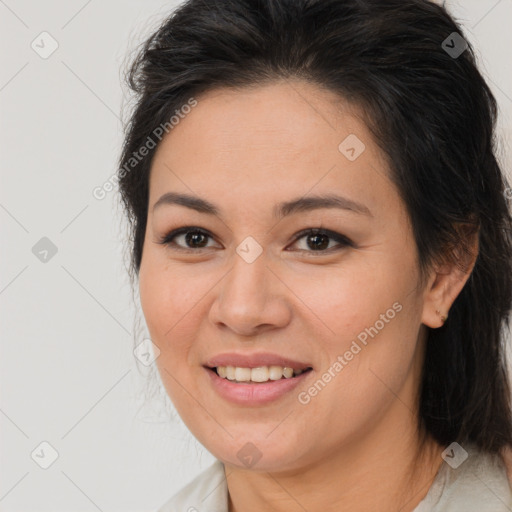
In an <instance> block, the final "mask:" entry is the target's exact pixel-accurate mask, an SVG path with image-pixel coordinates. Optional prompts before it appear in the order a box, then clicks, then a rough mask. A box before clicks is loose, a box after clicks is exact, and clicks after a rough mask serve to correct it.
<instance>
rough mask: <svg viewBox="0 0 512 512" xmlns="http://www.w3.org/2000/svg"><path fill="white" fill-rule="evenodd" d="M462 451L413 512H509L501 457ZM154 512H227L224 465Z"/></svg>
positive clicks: (510, 497)
mask: <svg viewBox="0 0 512 512" xmlns="http://www.w3.org/2000/svg"><path fill="white" fill-rule="evenodd" d="M464 448H465V450H466V451H467V453H468V458H467V459H466V460H465V461H464V462H462V463H461V464H460V465H459V466H458V467H456V468H453V467H451V465H450V464H448V463H447V462H443V463H442V465H441V467H440V468H439V471H438V472H437V475H436V477H435V479H434V482H433V484H432V485H431V487H430V489H429V491H428V493H427V495H426V496H425V498H424V499H423V500H422V501H421V502H420V503H419V504H418V505H417V507H416V508H415V509H414V511H413V512H512V491H511V488H510V485H509V482H508V478H507V473H506V469H505V465H504V463H503V460H502V459H501V457H492V456H490V455H488V454H487V453H484V452H481V451H478V450H476V449H475V448H474V447H472V446H469V447H464ZM445 460H448V459H445ZM157 512H228V487H227V482H226V478H225V474H224V464H223V463H222V462H221V461H220V460H216V461H215V462H214V463H213V464H212V465H211V466H210V467H208V468H207V469H205V470H204V471H203V472H202V473H201V474H199V475H198V476H197V477H196V478H195V479H194V480H192V481H191V482H190V483H189V484H188V485H186V486H185V487H183V488H182V489H181V491H179V492H178V493H177V494H175V495H174V496H173V497H172V498H171V499H169V500H168V501H167V502H166V503H165V504H164V505H163V506H162V507H161V508H159V509H158V510H157Z"/></svg>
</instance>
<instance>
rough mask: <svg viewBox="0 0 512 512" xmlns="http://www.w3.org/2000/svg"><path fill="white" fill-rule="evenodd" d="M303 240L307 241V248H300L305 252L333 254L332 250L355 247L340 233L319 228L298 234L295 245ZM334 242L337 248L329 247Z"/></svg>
mask: <svg viewBox="0 0 512 512" xmlns="http://www.w3.org/2000/svg"><path fill="white" fill-rule="evenodd" d="M301 239H305V241H306V244H305V247H302V248H299V250H300V251H305V252H319V253H325V252H331V249H332V250H339V249H341V248H344V247H348V246H349V247H353V245H354V244H353V243H352V242H351V241H350V240H349V239H348V238H347V237H345V236H343V235H341V234H340V233H336V232H334V231H330V230H325V229H319V228H316V229H306V230H304V231H301V232H300V233H298V234H297V237H296V239H295V242H294V244H296V243H297V242H298V241H299V240H301ZM332 241H334V242H336V243H337V246H336V245H334V247H333V246H329V245H330V243H331V242H332Z"/></svg>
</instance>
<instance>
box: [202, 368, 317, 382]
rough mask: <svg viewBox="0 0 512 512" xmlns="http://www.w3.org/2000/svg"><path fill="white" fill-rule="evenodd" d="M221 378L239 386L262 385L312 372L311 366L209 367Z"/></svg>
mask: <svg viewBox="0 0 512 512" xmlns="http://www.w3.org/2000/svg"><path fill="white" fill-rule="evenodd" d="M208 369H209V370H211V371H212V372H214V373H216V374H217V375H218V376H219V377H220V378H222V379H226V380H229V381H232V382H235V383H237V384H262V383H265V382H272V381H278V380H283V379H293V378H295V377H298V376H299V375H302V374H303V373H307V372H309V371H311V370H312V368H311V367H310V366H308V367H307V368H304V369H293V368H290V367H287V366H277V365H276V366H258V367H256V368H242V367H238V366H216V367H212V368H210V367H208Z"/></svg>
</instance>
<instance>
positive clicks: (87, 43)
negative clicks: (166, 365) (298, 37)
mask: <svg viewBox="0 0 512 512" xmlns="http://www.w3.org/2000/svg"><path fill="white" fill-rule="evenodd" d="M177 3H178V2H173V1H163V0H149V1H144V2H143V1H135V0H124V1H120V0H116V1H113V0H111V1H103V2H100V1H99V0H90V1H84V0H73V1H64V0H60V1H59V0H50V1H45V2H36V1H28V0H0V45H1V46H0V47H1V48H2V54H1V55H2V61H1V64H2V65H1V66H0V144H1V148H0V168H1V171H2V172H1V187H0V225H1V233H2V243H1V245H0V247H1V265H0V315H1V331H0V332H1V354H0V365H1V366H0V376H1V377H0V378H1V381H0V434H1V437H0V442H1V445H0V453H1V454H2V455H1V458H0V510H1V511H9V512H15V511H16V512H17V511H24V512H26V511H34V512H35V511H52V512H57V511H71V510H72V511H77V512H78V511H84V512H86V511H87V512H88V511H94V510H101V511H105V512H106V511H142V510H146V511H149V510H155V509H156V508H157V507H158V506H160V505H161V504H162V503H163V502H164V501H165V500H167V499H168V497H169V496H170V495H172V494H173V493H174V492H175V491H177V490H178V489H179V488H180V487H182V486H183V485H184V484H185V483H186V482H188V481H189V480H190V479H191V478H193V476H195V475H196V474H197V473H199V472H200V471H201V470H202V469H204V468H205V467H207V466H208V465H209V464H210V463H211V462H212V461H213V457H212V456H211V455H210V454H209V453H208V452H207V451H206V450H205V449H204V448H203V447H201V446H200V445H199V443H197V442H196V441H195V440H194V439H193V437H192V436H191V435H190V434H189V433H188V431H187V429H186V428H185V427H184V425H183V424H182V422H181V420H179V418H177V419H174V420H173V419H170V418H172V417H173V414H172V406H171V405H170V402H169V400H168V399H167V397H166V395H165V394H164V393H162V389H161V388H158V387H157V388H156V389H155V398H154V399H149V398H147V397H146V382H147V380H148V378H149V373H148V371H150V370H151V368H150V367H148V368H146V367H144V366H143V365H141V364H138V365H137V364H136V362H135V361H136V360H135V358H134V356H133V353H132V349H133V343H134V338H135V339H136V340H140V341H142V340H143V339H144V338H145V337H146V335H147V332H146V330H145V326H144V325H141V326H140V328H137V325H136V324H134V319H135V318H136V316H135V308H134V306H132V298H131V291H130V286H129V282H128V279H127V277H126V271H125V267H124V263H123V262H124V260H123V246H122V243H121V241H120V240H122V238H123V236H124V233H125V231H123V229H122V223H121V215H120V209H119V208H118V207H117V196H116V194H115V192H112V193H110V194H108V195H107V197H106V198H105V199H103V200H97V199H95V198H94V197H93V195H92V190H93V188H94V187H96V186H101V185H102V184H103V183H104V182H105V181H106V180H108V179H109V177H111V176H112V175H113V174H114V173H115V169H116V161H117V158H118V154H119V148H120V143H121V140H122V132H121V122H120V117H121V107H122V104H123V101H125V100H126V98H123V97H124V93H123V89H122V88H121V85H120V74H121V73H120V69H121V68H122V66H123V62H124V61H125V59H126V56H127V54H128V51H129V50H133V49H134V48H135V47H136V45H137V44H138V43H140V42H141V41H142V40H143V39H144V37H145V36H146V35H148V34H149V33H150V31H151V30H152V29H154V28H155V27H156V26H157V25H158V23H159V22H160V20H161V19H162V18H163V16H165V15H166V14H168V13H169V12H170V11H171V10H172V8H173V7H174V6H175V5H176V4H177ZM448 5H449V8H450V10H451V11H452V13H454V14H455V16H456V17H457V19H459V20H460V21H462V22H463V24H464V26H465V28H466V34H467V36H468V38H469V39H470V41H471V42H472V43H473V44H474V45H475V47H476V48H477V50H478V53H479V55H480V61H481V69H482V70H483V72H484V73H485V75H486V77H487V78H488V80H489V83H490V85H491V88H492V90H493V91H494V93H495V95H496V97H497V99H498V102H499V105H500V116H501V117H500V124H499V126H500V132H499V133H500V135H501V137H502V145H501V155H502V160H503V164H504V165H505V166H506V167H507V169H509V170H510V169H511V167H512V165H511V164H512V159H511V156H512V151H511V147H512V129H511V128H512V59H510V49H511V48H512V31H511V30H510V21H511V20H512V0H500V1H498V0H459V1H458V2H455V1H454V2H449V3H448ZM43 31H46V32H48V33H49V34H50V35H51V38H53V39H54V40H55V41H56V42H57V44H58V48H57V50H56V51H55V52H54V53H53V54H52V55H50V56H49V57H48V58H46V59H44V58H42V57H41V56H40V54H39V53H37V52H36V51H34V50H33V49H32V47H31V44H32V42H33V41H35V43H34V45H38V46H36V48H38V51H39V52H40V53H41V52H44V51H48V50H49V49H50V48H51V44H52V40H51V39H49V37H48V36H40V34H41V32H43ZM41 39H43V41H41ZM461 87H464V84H461ZM509 172H510V171H509ZM42 237H47V238H49V239H50V240H51V241H52V243H53V244H54V245H55V246H56V247H57V251H58V252H57V253H56V254H55V255H54V256H53V257H51V258H50V257H49V256H48V261H47V262H42V261H40V260H39V259H38V258H37V257H36V255H34V254H33V252H32V248H33V247H34V245H35V244H36V243H37V242H38V241H39V240H40V239H41V238H42ZM162 404H163V405H162ZM168 411H170V413H168ZM169 414H170V415H169ZM43 441H46V442H48V443H50V445H51V446H53V447H54V449H55V450H56V451H57V452H58V454H59V456H58V458H57V459H56V461H55V462H54V463H53V464H52V465H51V466H50V467H49V468H48V469H42V468H41V467H40V466H39V465H38V464H37V463H36V461H38V462H39V463H40V464H41V463H42V464H44V460H45V458H46V460H47V461H48V460H50V459H49V458H48V457H50V456H51V452H50V449H48V448H47V447H45V445H42V446H40V443H41V442H43ZM34 450H36V451H35V455H34V458H32V456H31V454H32V453H33V452H34ZM41 450H42V451H41Z"/></svg>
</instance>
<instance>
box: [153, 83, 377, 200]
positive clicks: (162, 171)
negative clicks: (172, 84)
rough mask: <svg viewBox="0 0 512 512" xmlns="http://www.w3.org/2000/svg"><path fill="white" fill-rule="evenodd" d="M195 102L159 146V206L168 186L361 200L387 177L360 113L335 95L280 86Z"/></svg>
mask: <svg viewBox="0 0 512 512" xmlns="http://www.w3.org/2000/svg"><path fill="white" fill-rule="evenodd" d="M196 100H197V105H196V106H195V107H194V108H193V109H191V110H190V112H189V113H188V114H187V115H184V116H182V119H180V121H179V123H178V124H177V125H175V126H174V127H173V129H172V130H171V131H170V132H169V134H168V135H166V136H165V137H164V138H163V140H162V142H161V143H160V145H159V147H158V150H157V153H156V155H155V158H154V160H153V165H152V170H151V180H150V195H151V196H152V200H153V202H154V201H155V200H156V199H157V197H156V194H157V193H160V192H161V191H162V190H164V189H165V188H166V187H167V188H175V189H179V190H182V191H188V192H190V191H191V190H193V191H197V192H199V191H205V190H206V189H207V190H208V192H209V193H210V192H211V193H215V194H216V195H222V194H224V195H229V194H232V192H233V191H235V190H236V191H237V192H238V194H249V195H250V194H257V193H258V192H261V193H262V194H263V193H265V194H266V195H267V196H268V195H269V194H276V197H277V195H281V196H282V193H283V191H284V190H285V189H286V190H290V193H291V194H293V193H294V194H295V195H297V194H305V193H306V192H307V191H308V189H311V188H312V187H322V189H323V190H322V191H323V192H325V191H327V190H330V189H332V188H333V187H334V188H338V189H339V188H344V189H347V188H348V189H350V192H351V193H354V194H358V193H359V192H360V191H361V189H363V188H367V183H365V182H366V181H367V180H369V179H372V174H375V173H376V172H377V173H380V174H382V173H383V171H384V168H385V165H384V159H383V155H382V154H381V153H380V150H379V149H378V147H377V145H376V144H375V143H374V142H373V140H372V138H371V135H370V132H369V130H368V128H367V126H366V125H365V123H364V121H363V116H362V115H361V112H360V111H359V110H358V109H357V107H356V106H354V105H351V104H349V103H348V102H346V101H344V100H343V99H342V98H340V97H339V96H338V95H336V94H334V93H333V92H331V91H327V90H325V89H322V88H319V87H317V86H315V85H312V84H309V83H306V82H302V81H294V82H291V81H281V82H276V83H271V84H267V85H262V86H258V87H251V88H245V89H236V90H235V89H216V90H212V91H209V92H207V93H205V94H204V95H202V96H199V97H197V98H196ZM345 141H348V143H345ZM347 146H353V148H350V147H347ZM347 149H349V150H350V149H355V151H356V152H357V153H356V155H355V156H356V157H357V158H355V159H354V158H353V156H354V154H353V152H352V153H351V154H350V153H349V154H348V155H347V153H346V150H347ZM348 157H350V158H348ZM187 188H188V190H187ZM292 189H293V192H292ZM246 197H249V196H246Z"/></svg>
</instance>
